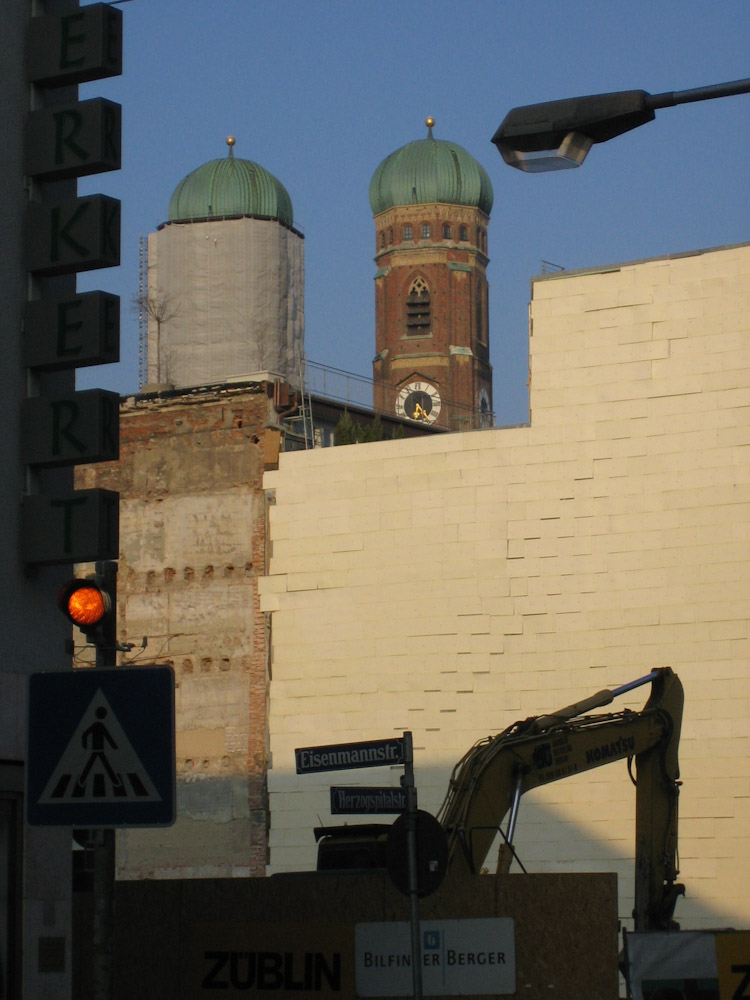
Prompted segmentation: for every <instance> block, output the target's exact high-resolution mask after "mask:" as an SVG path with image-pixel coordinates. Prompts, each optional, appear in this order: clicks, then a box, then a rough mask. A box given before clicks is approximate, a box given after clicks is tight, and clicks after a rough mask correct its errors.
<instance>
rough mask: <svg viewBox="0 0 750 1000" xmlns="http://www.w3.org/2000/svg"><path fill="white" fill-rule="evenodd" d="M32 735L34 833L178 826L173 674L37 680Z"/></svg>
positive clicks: (77, 674) (104, 673)
mask: <svg viewBox="0 0 750 1000" xmlns="http://www.w3.org/2000/svg"><path fill="white" fill-rule="evenodd" d="M27 730H28V748H27V756H26V760H27V778H26V804H27V820H28V823H29V825H30V826H75V827H84V828H91V827H97V828H98V827H136V826H138V827H158V826H171V824H172V823H174V819H175V787H176V780H175V726H174V672H173V670H172V669H171V667H167V666H154V667H120V668H118V669H112V670H104V669H89V670H82V669H80V670H73V671H61V672H56V673H37V674H32V675H31V677H30V678H29V718H28V727H27Z"/></svg>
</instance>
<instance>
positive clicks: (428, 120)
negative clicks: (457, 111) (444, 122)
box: [424, 115, 435, 128]
mask: <svg viewBox="0 0 750 1000" xmlns="http://www.w3.org/2000/svg"><path fill="white" fill-rule="evenodd" d="M424 123H425V125H426V126H427V128H432V126H433V125H434V124H435V119H434V118H433V117H432V115H430V116H429V117H427V118H425V120H424Z"/></svg>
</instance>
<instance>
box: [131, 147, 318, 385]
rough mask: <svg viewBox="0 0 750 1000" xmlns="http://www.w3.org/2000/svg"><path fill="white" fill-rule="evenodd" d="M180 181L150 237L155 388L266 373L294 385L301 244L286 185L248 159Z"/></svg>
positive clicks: (211, 165) (300, 335) (212, 165)
mask: <svg viewBox="0 0 750 1000" xmlns="http://www.w3.org/2000/svg"><path fill="white" fill-rule="evenodd" d="M234 144H235V140H234V138H233V137H232V136H230V137H229V138H228V139H227V146H228V147H229V148H228V155H227V156H226V157H224V158H222V159H216V160H210V161H209V162H208V163H204V164H203V165H202V166H200V167H198V168H197V169H196V170H193V171H192V172H191V173H189V174H188V175H187V177H184V178H183V179H182V180H181V181H180V183H179V184H178V185H177V187H176V188H175V190H174V193H173V194H172V197H171V199H170V202H169V217H168V221H167V222H165V223H164V224H163V225H161V226H160V227H159V229H158V231H157V232H156V233H152V234H151V235H150V236H149V238H148V269H147V285H148V288H147V294H146V296H145V297H144V301H143V302H142V303H141V306H142V309H143V311H144V312H145V313H146V317H147V322H148V369H147V379H146V381H147V382H148V383H149V384H152V385H164V384H168V385H172V386H174V387H177V388H185V387H188V386H196V385H208V384H212V383H217V382H224V381H226V380H227V379H240V378H242V377H245V378H246V377H248V376H249V375H251V374H255V373H262V372H270V373H273V374H275V375H280V376H282V377H283V378H286V379H287V381H290V382H292V383H294V384H296V383H297V382H298V380H299V377H300V372H301V370H302V359H303V357H304V322H305V319H304V289H305V284H304V282H305V269H304V244H303V236H302V233H300V232H299V231H298V230H297V229H295V227H294V219H293V209H292V201H291V198H290V197H289V194H288V192H287V190H286V188H285V187H284V185H283V184H282V183H281V182H280V181H279V180H277V179H276V178H275V177H274V176H273V175H272V174H271V173H269V171H267V170H266V169H265V168H264V167H262V166H261V165H260V164H258V163H255V162H254V161H252V160H244V159H241V158H239V157H236V156H235V155H234Z"/></svg>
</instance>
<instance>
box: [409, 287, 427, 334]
mask: <svg viewBox="0 0 750 1000" xmlns="http://www.w3.org/2000/svg"><path fill="white" fill-rule="evenodd" d="M406 332H407V334H408V335H409V336H410V337H424V336H428V335H429V333H430V290H429V288H428V287H427V282H426V281H425V280H424V278H422V277H417V278H415V279H414V281H412V283H411V285H410V286H409V294H408V296H407V298H406Z"/></svg>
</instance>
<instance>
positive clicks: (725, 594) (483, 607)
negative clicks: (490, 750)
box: [261, 245, 750, 927]
mask: <svg viewBox="0 0 750 1000" xmlns="http://www.w3.org/2000/svg"><path fill="white" fill-rule="evenodd" d="M531 334H532V335H531V342H530V343H531V372H532V381H531V417H532V419H531V424H530V426H528V427H517V428H508V429H496V430H489V431H478V432H474V433H467V434H456V435H446V436H441V437H429V438H419V439H411V440H404V441H396V442H383V443H378V444H366V445H356V446H349V447H345V448H337V449H329V450H325V451H315V452H311V453H296V454H286V455H283V456H282V460H281V465H280V468H279V470H278V471H276V472H272V473H268V474H267V475H266V477H265V485H266V487H267V489H269V490H271V491H273V493H274V494H275V501H276V505H275V507H274V508H273V509H272V511H271V522H270V523H271V544H272V559H271V562H270V571H269V575H268V577H267V578H266V579H265V580H263V581H261V584H262V593H263V595H264V596H263V607H264V608H265V610H267V611H269V612H271V613H272V629H273V665H272V669H273V675H272V688H271V715H270V732H271V750H272V755H273V769H272V770H271V772H270V773H269V788H270V805H271V862H272V864H271V869H270V870H272V871H279V870H284V869H286V870H295V869H297V870H299V869H304V868H311V867H314V864H315V845H314V841H313V834H312V829H313V827H314V826H316V825H318V824H319V823H321V822H323V823H328V822H341V821H342V818H333V819H332V818H331V816H330V813H329V810H328V787H329V786H330V785H331V784H345V783H355V784H357V783H358V784H397V783H398V778H399V774H400V772H401V769H400V768H396V769H393V771H392V772H389V771H387V770H385V769H382V770H379V769H372V770H362V771H355V772H348V773H347V772H334V773H331V774H328V775H321V776H320V777H316V776H301V777H298V776H297V775H296V774H295V773H294V754H293V751H294V749H295V748H296V747H301V746H309V745H315V744H325V743H339V742H348V741H356V740H363V739H382V738H385V737H388V736H391V735H393V734H400V733H401V732H402V731H403V730H405V729H409V730H411V731H412V732H413V734H414V743H415V758H416V772H417V783H418V789H419V795H420V806H421V807H423V808H426V809H429V810H430V811H433V812H434V811H436V810H437V808H438V806H439V804H440V801H441V799H442V795H443V794H444V791H445V788H446V785H447V780H448V774H449V771H450V768H451V767H452V765H453V764H454V763H455V762H456V761H457V760H458V759H459V758H460V757H461V756H462V754H463V753H464V752H465V751H466V750H467V749H468V748H469V747H470V746H471V745H472V744H473V743H474V741H475V740H476V739H478V738H480V737H483V736H486V735H488V734H491V733H496V732H498V731H499V730H501V729H503V728H504V727H505V726H506V725H508V724H509V723H511V722H512V721H514V720H516V719H519V718H524V717H526V716H528V715H531V714H538V713H542V712H547V711H550V710H552V709H555V708H558V707H561V706H562V705H565V704H568V703H570V702H572V701H574V700H577V699H578V698H580V697H583V696H584V695H587V694H591V693H593V692H594V691H597V690H599V689H600V688H604V687H613V686H616V685H618V684H620V683H623V682H627V681H629V680H632V679H634V678H637V677H640V676H642V675H644V674H646V673H648V672H649V671H650V670H651V668H653V667H658V666H664V665H670V666H672V667H673V668H674V669H675V670H676V671H677V673H678V674H679V675H680V677H681V679H682V681H683V683H684V686H685V691H686V706H685V719H684V724H683V740H682V743H681V766H682V778H683V781H684V786H683V789H682V794H681V798H680V863H681V879H682V880H684V881H685V883H686V885H687V891H688V897H687V899H686V900H684V901H681V902H680V903H679V904H678V910H677V917H678V919H680V920H681V922H682V924H683V926H690V927H699V926H726V925H735V926H744V927H748V926H750V752H749V751H750V725H749V724H748V706H749V701H750V676H749V675H750V669H749V667H748V653H749V652H750V648H749V644H748V625H747V618H748V608H749V607H750V575H749V572H748V569H749V566H750V560H749V559H748V557H749V556H750V545H749V543H750V460H749V459H750V455H749V453H748V443H750V245H743V246H739V247H733V248H726V249H718V250H713V251H708V252H704V253H699V254H694V255H686V256H680V257H673V258H666V259H658V260H650V261H645V262H641V263H636V264H628V265H622V266H621V267H618V268H612V269H608V270H606V271H604V270H602V271H599V272H587V273H583V272H580V273H570V274H562V275H559V276H558V275H556V276H550V277H548V278H544V279H538V280H536V281H535V282H534V283H533V301H532V304H531ZM647 693H648V690H647V689H646V688H641V689H639V690H638V691H635V692H633V693H632V695H630V696H628V697H626V698H624V699H620V700H619V702H618V704H617V707H618V708H624V707H626V706H629V707H633V708H638V707H640V706H641V705H642V704H643V703H644V701H645V698H646V695H647ZM633 806H634V795H633V789H632V786H631V785H630V782H629V780H628V777H627V774H626V769H625V765H624V764H616V765H612V766H610V767H604V768H600V769H598V770H596V771H594V772H590V773H589V774H586V775H582V776H579V777H576V778H574V779H570V780H566V781H563V782H558V783H556V784H553V785H549V786H547V787H546V788H543V789H541V790H539V791H538V792H534V793H532V794H530V795H529V796H528V797H527V801H525V802H524V803H522V811H521V822H520V825H519V829H518V835H517V846H518V850H519V853H520V855H521V858H522V859H523V861H524V863H525V864H526V866H527V867H528V868H529V869H530V870H532V871H541V870H556V871H590V870H609V869H615V870H616V871H617V872H618V875H619V878H620V895H621V914H622V916H623V917H627V916H629V914H630V910H631V908H632V854H633V842H634V829H633ZM352 821H353V822H356V821H357V819H356V818H353V820H352Z"/></svg>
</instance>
